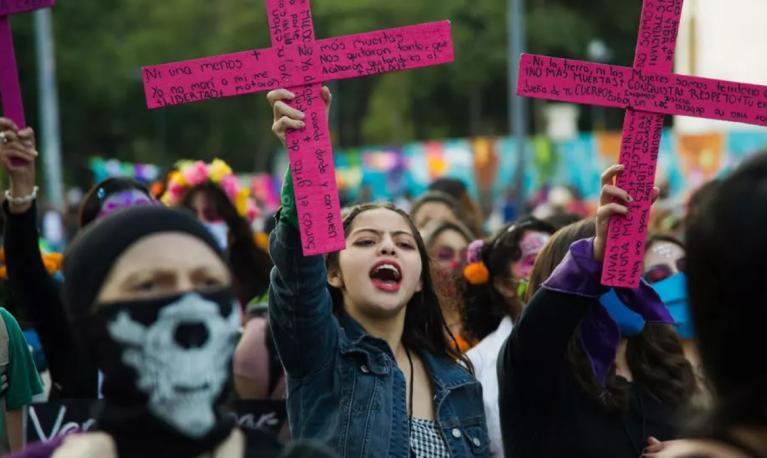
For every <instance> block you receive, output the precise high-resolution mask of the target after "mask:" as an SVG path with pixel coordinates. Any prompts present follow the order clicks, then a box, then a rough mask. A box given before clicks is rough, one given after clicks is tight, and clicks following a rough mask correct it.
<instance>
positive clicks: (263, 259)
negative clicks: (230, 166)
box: [181, 182, 272, 305]
mask: <svg viewBox="0 0 767 458" xmlns="http://www.w3.org/2000/svg"><path fill="white" fill-rule="evenodd" d="M198 193H203V194H204V195H205V197H206V198H208V199H209V200H210V202H211V203H212V205H213V210H214V211H215V214H216V216H218V217H219V218H221V219H223V220H224V222H226V225H227V227H228V228H229V247H228V250H227V258H228V259H227V261H228V263H229V267H230V268H231V269H232V273H233V274H234V281H233V282H232V289H233V291H234V293H235V296H237V299H238V300H239V301H240V303H241V304H242V305H247V304H248V302H250V301H251V300H252V299H254V298H257V297H259V296H261V295H263V294H264V293H266V291H267V289H268V288H269V272H270V271H271V269H272V260H271V258H270V257H269V254H268V253H266V252H265V251H263V250H262V249H260V248H258V246H256V241H255V239H254V236H253V231H252V230H251V229H250V224H248V221H247V220H245V218H243V217H242V216H240V214H239V213H237V209H236V208H235V207H234V205H233V204H232V202H231V201H230V200H229V198H228V197H227V195H226V193H225V192H224V191H223V190H222V189H221V188H220V187H218V186H217V185H216V184H214V183H210V182H207V183H203V184H199V185H197V186H194V187H192V188H190V189H189V190H188V191H187V192H186V194H185V195H184V198H183V199H182V200H181V206H183V207H185V208H188V209H190V210H194V208H193V207H192V202H193V199H194V197H195V196H196V195H197V194H198Z"/></svg>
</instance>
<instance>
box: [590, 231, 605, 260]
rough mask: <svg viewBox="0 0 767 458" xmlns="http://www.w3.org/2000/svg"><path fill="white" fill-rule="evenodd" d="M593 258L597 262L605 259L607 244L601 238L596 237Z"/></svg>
mask: <svg viewBox="0 0 767 458" xmlns="http://www.w3.org/2000/svg"><path fill="white" fill-rule="evenodd" d="M593 246H594V247H593V249H592V256H593V257H594V260H595V261H598V262H602V261H603V260H604V259H605V244H604V242H603V241H602V239H601V238H599V236H596V237H594V244H593Z"/></svg>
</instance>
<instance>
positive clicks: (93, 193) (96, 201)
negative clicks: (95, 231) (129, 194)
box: [80, 177, 153, 228]
mask: <svg viewBox="0 0 767 458" xmlns="http://www.w3.org/2000/svg"><path fill="white" fill-rule="evenodd" d="M131 190H136V191H139V192H141V193H144V194H146V196H147V197H148V198H150V199H152V198H153V197H152V194H151V193H150V192H149V189H147V187H146V186H144V185H143V184H142V183H141V182H139V181H136V180H134V179H133V178H125V177H113V178H107V179H106V180H104V181H102V182H101V183H98V184H97V185H95V186H93V187H92V188H91V189H90V191H88V193H87V194H86V195H85V197H84V198H83V202H82V204H80V227H81V228H82V227H85V226H87V225H89V224H90V223H92V222H93V221H94V220H95V219H96V218H98V216H99V212H100V211H101V207H102V206H103V205H104V201H106V200H107V199H108V198H109V196H111V195H112V194H116V193H118V192H124V191H131Z"/></svg>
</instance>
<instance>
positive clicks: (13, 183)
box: [0, 118, 38, 213]
mask: <svg viewBox="0 0 767 458" xmlns="http://www.w3.org/2000/svg"><path fill="white" fill-rule="evenodd" d="M37 156H38V152H37V146H36V141H35V132H34V131H33V130H32V128H30V127H27V128H26V129H22V130H19V129H18V127H17V126H16V124H15V123H14V122H13V121H11V120H10V119H8V118H0V164H2V167H3V168H4V169H5V171H6V172H7V173H8V178H9V181H10V187H9V191H10V194H11V196H13V197H25V196H29V195H31V194H32V193H33V192H34V190H35V160H36V159H37ZM30 205H31V203H27V204H22V205H14V204H12V203H10V202H9V207H10V209H11V211H12V212H14V213H23V212H25V211H26V210H27V209H29V206H30Z"/></svg>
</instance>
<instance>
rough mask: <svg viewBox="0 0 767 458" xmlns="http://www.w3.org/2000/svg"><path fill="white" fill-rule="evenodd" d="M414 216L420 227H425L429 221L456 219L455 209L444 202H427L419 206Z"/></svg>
mask: <svg viewBox="0 0 767 458" xmlns="http://www.w3.org/2000/svg"><path fill="white" fill-rule="evenodd" d="M412 216H413V223H415V227H417V228H418V229H423V228H424V227H425V226H426V225H427V224H428V223H429V221H455V220H456V216H455V213H454V212H453V210H452V209H451V208H450V207H449V206H448V205H447V204H445V203H443V202H436V201H435V202H427V203H425V204H423V205H421V206H420V207H419V208H418V212H417V213H416V214H414V215H412Z"/></svg>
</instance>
